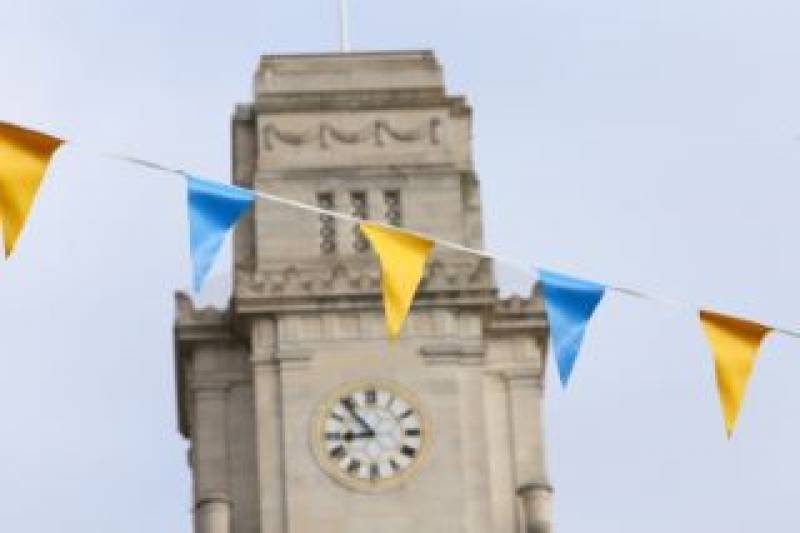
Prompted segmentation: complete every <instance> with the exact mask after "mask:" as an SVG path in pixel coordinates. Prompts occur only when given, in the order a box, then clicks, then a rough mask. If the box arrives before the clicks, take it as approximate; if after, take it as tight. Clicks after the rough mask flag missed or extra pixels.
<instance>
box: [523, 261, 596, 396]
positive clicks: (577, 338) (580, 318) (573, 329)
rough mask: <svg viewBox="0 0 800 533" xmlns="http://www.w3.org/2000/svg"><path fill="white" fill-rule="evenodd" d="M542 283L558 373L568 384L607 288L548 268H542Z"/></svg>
mask: <svg viewBox="0 0 800 533" xmlns="http://www.w3.org/2000/svg"><path fill="white" fill-rule="evenodd" d="M539 282H540V284H541V287H542V294H543V296H544V305H545V308H546V309H547V320H548V322H549V323H550V342H551V344H552V350H553V355H554V356H555V358H556V362H557V363H558V375H559V376H560V378H561V384H562V385H563V386H565V387H566V386H567V381H569V376H570V374H571V373H572V367H573V366H574V365H575V360H576V359H577V358H578V351H579V350H580V348H581V342H583V334H584V332H585V331H586V325H587V324H588V323H589V319H591V318H592V314H593V313H594V310H595V309H596V308H597V304H599V303H600V300H602V298H603V295H604V294H605V290H606V289H605V287H603V286H602V285H598V284H597V283H593V282H591V281H584V280H581V279H576V278H571V277H568V276H565V275H563V274H557V273H555V272H549V271H546V270H539Z"/></svg>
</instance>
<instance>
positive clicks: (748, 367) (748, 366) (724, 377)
mask: <svg viewBox="0 0 800 533" xmlns="http://www.w3.org/2000/svg"><path fill="white" fill-rule="evenodd" d="M700 322H701V324H702V325H703V330H704V332H705V334H706V338H707V339H708V343H709V344H710V345H711V352H712V353H713V354H714V370H715V374H716V378H717V389H718V391H719V402H720V405H721V407H722V416H723V418H724V420H725V431H726V432H727V433H728V438H730V437H731V434H732V433H733V427H734V425H735V424H736V419H737V418H738V416H739V409H740V407H741V405H742V400H744V394H745V392H746V390H747V383H748V381H750V374H752V373H753V366H754V365H755V361H756V357H757V356H758V349H759V348H760V347H761V342H762V341H763V340H764V337H766V336H767V334H768V333H769V332H770V331H772V328H770V327H768V326H764V325H762V324H759V323H757V322H751V321H750V320H743V319H741V318H734V317H731V316H726V315H722V314H719V313H715V312H713V311H706V310H701V311H700Z"/></svg>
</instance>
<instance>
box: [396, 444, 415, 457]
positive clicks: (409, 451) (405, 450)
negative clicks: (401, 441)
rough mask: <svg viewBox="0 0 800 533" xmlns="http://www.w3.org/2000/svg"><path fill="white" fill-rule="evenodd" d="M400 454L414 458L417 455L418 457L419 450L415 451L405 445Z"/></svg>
mask: <svg viewBox="0 0 800 533" xmlns="http://www.w3.org/2000/svg"><path fill="white" fill-rule="evenodd" d="M400 453H402V454H403V455H405V456H406V457H414V456H415V455H417V450H415V449H414V448H412V447H411V446H406V445H403V447H402V448H400Z"/></svg>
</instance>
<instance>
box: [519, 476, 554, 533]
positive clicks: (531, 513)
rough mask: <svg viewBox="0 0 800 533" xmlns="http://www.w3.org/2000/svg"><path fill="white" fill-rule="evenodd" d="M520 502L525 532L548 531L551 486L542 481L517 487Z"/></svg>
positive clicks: (544, 532)
mask: <svg viewBox="0 0 800 533" xmlns="http://www.w3.org/2000/svg"><path fill="white" fill-rule="evenodd" d="M517 495H518V496H519V498H520V500H521V503H522V517H523V522H524V524H525V533H550V519H551V514H550V513H551V511H550V504H551V500H552V496H553V488H552V487H551V486H550V485H547V484H544V483H528V484H527V485H522V486H521V487H520V488H519V489H517Z"/></svg>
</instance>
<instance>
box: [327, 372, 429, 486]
mask: <svg viewBox="0 0 800 533" xmlns="http://www.w3.org/2000/svg"><path fill="white" fill-rule="evenodd" d="M312 433H313V434H312V442H313V443H314V448H315V451H316V453H317V458H318V460H319V462H320V464H321V466H322V467H323V469H324V470H325V471H326V472H328V474H330V475H331V476H332V477H333V478H334V479H336V480H337V481H340V482H342V483H344V484H345V485H347V486H349V487H351V488H356V489H362V490H367V491H374V490H380V489H383V488H387V487H390V486H394V485H397V484H398V483H399V482H401V481H403V480H405V479H407V478H408V476H409V475H410V474H411V473H413V472H414V471H415V470H416V468H417V467H418V466H419V465H420V463H421V461H422V460H423V456H424V455H425V453H426V451H427V445H428V443H429V440H430V439H429V437H430V436H429V434H428V433H429V429H428V426H427V421H426V418H425V416H424V414H423V413H422V410H421V407H420V404H419V402H418V401H417V400H416V399H414V397H413V396H412V395H411V394H410V393H408V392H406V391H404V390H403V389H401V388H400V387H398V386H397V385H394V384H390V383H385V382H365V383H359V384H357V385H350V386H345V387H343V388H341V389H339V390H337V391H336V392H335V393H334V394H332V395H331V396H330V397H329V398H328V399H327V400H326V401H324V402H323V403H322V405H321V406H320V409H319V411H318V414H317V418H316V420H315V424H314V428H313V430H312Z"/></svg>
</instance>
